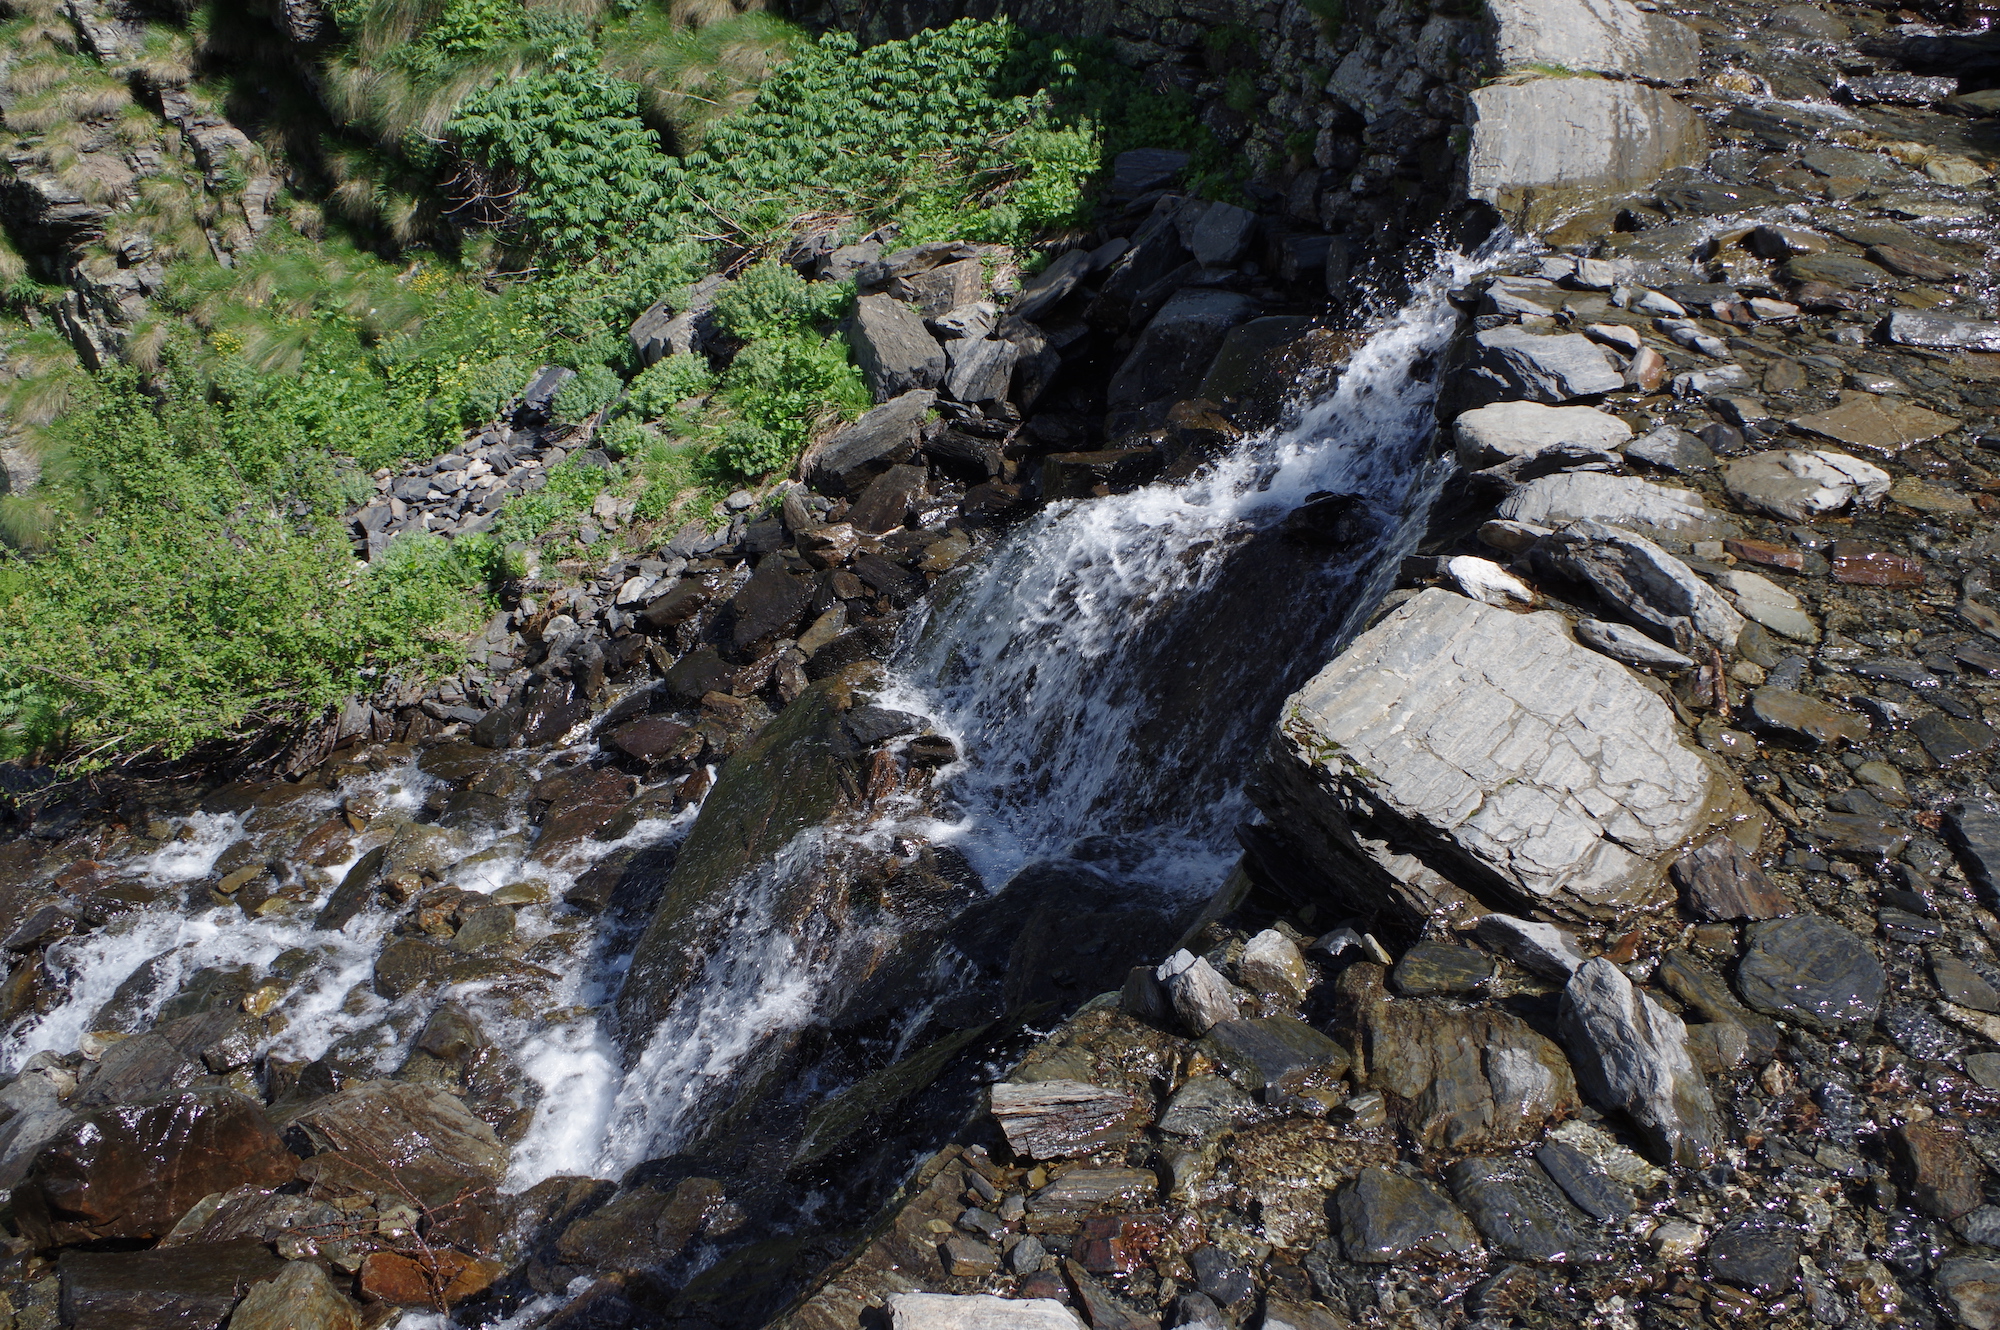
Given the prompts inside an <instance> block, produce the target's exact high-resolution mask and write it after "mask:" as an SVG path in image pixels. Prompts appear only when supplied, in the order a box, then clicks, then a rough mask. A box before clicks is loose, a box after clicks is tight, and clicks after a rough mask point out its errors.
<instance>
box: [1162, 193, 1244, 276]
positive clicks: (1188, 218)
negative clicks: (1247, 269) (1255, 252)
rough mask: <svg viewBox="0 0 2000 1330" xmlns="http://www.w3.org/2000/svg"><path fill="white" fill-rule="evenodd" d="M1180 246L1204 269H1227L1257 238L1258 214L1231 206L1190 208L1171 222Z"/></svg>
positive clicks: (1207, 205)
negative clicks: (1178, 232) (1184, 247)
mask: <svg viewBox="0 0 2000 1330" xmlns="http://www.w3.org/2000/svg"><path fill="white" fill-rule="evenodd" d="M1174 222H1175V225H1176V226H1178V227H1179V228H1180V233H1181V244H1183V245H1185V246H1186V247H1187V251H1188V253H1190V254H1192V255H1194V261H1195V262H1196V263H1199V264H1200V265H1201V266H1202V267H1204V268H1227V267H1230V266H1231V265H1233V264H1234V263H1235V262H1236V261H1237V260H1238V259H1240V258H1242V257H1243V252H1244V251H1245V250H1247V249H1249V248H1250V241H1251V240H1252V238H1254V237H1255V236H1256V234H1257V214H1256V213H1254V212H1251V211H1250V210H1249V209H1247V208H1239V207H1237V206H1236V205H1234V204H1232V203H1210V204H1206V205H1202V204H1189V205H1187V206H1184V207H1183V208H1182V209H1181V211H1180V213H1179V215H1178V216H1176V217H1175V219H1174Z"/></svg>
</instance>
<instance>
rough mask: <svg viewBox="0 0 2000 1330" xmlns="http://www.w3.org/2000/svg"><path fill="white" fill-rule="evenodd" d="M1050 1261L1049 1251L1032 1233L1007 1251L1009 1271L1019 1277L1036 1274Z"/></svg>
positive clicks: (1024, 1236)
mask: <svg viewBox="0 0 2000 1330" xmlns="http://www.w3.org/2000/svg"><path fill="white" fill-rule="evenodd" d="M1048 1259H1049V1253H1048V1249H1047V1248H1045V1247H1043V1246H1042V1240H1041V1239H1040V1238H1038V1237H1036V1236H1035V1235H1034V1234H1032V1233H1026V1234H1023V1235H1022V1237H1021V1240H1020V1241H1019V1242H1017V1243H1015V1244H1014V1245H1013V1246H1012V1247H1010V1248H1008V1249H1007V1269H1008V1270H1010V1271H1012V1272H1013V1273H1014V1274H1017V1275H1031V1274H1034V1273H1035V1272H1036V1271H1037V1270H1040V1269H1041V1268H1042V1265H1043V1263H1044V1262H1046V1261H1047V1260H1048Z"/></svg>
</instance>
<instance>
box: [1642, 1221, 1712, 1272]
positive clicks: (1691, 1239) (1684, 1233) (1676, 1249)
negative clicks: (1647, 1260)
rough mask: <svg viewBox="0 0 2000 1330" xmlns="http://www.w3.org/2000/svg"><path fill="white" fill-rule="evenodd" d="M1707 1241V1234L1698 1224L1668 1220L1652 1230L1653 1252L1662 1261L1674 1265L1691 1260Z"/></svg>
mask: <svg viewBox="0 0 2000 1330" xmlns="http://www.w3.org/2000/svg"><path fill="white" fill-rule="evenodd" d="M1707 1240H1708V1234H1707V1233H1705V1232H1704V1231H1703V1230H1702V1228H1701V1226H1700V1225H1699V1224H1690V1223H1688V1222H1687V1221H1686V1220H1682V1219H1669V1220H1667V1221H1666V1222H1665V1223H1663V1224H1661V1225H1660V1226H1659V1227H1658V1228H1656V1229H1654V1230H1653V1252H1654V1254H1655V1255H1657V1256H1658V1257H1659V1258H1660V1259H1661V1260H1662V1261H1665V1262H1667V1263H1669V1264H1675V1263H1678V1262H1682V1261H1687V1260H1691V1259H1693V1257H1694V1254H1695V1253H1696V1252H1698V1251H1700V1250H1701V1245H1702V1243H1703V1242H1705V1241H1707Z"/></svg>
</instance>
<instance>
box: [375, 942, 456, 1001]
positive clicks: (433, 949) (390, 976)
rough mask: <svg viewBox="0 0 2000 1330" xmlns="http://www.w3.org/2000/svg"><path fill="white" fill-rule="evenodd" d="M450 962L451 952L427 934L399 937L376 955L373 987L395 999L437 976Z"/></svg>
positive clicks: (388, 997)
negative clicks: (426, 935)
mask: <svg viewBox="0 0 2000 1330" xmlns="http://www.w3.org/2000/svg"><path fill="white" fill-rule="evenodd" d="M450 964H451V953H450V951H449V950H447V949H446V948H445V947H443V946H442V945H440V944H438V943H436V942H433V941H431V940H430V939H428V938H420V937H399V938H397V939H395V940H394V941H393V942H391V943H389V945H388V946H386V947H384V948H382V951H381V953H380V954H379V955H377V956H376V957H375V979H374V987H375V991H376V992H377V993H379V994H381V995H382V996H383V997H385V998H387V999H389V1001H391V1002H394V1001H396V1000H397V999H398V998H401V997H403V996H405V995H407V994H410V993H414V992H416V991H417V990H418V989H420V988H423V987H425V986H427V985H429V984H431V983H434V982H436V981H437V979H438V978H439V977H440V976H441V975H442V974H443V973H444V971H445V969H446V968H447V967H448V966H449V965H450Z"/></svg>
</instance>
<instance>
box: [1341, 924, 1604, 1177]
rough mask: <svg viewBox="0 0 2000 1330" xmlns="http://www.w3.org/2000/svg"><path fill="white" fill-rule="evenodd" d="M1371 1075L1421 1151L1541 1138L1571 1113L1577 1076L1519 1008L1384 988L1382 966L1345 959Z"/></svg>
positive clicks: (1345, 978)
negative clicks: (1478, 1005)
mask: <svg viewBox="0 0 2000 1330" xmlns="http://www.w3.org/2000/svg"><path fill="white" fill-rule="evenodd" d="M1340 982H1341V985H1342V988H1343V990H1344V991H1345V993H1346V994H1347V995H1348V997H1349V1000H1350V1001H1352V1002H1353V1004H1354V1010H1355V1018H1356V1024H1357V1025H1358V1026H1359V1028H1360V1031H1361V1038H1362V1040H1363V1043H1364V1045H1365V1049H1364V1054H1365V1055H1364V1061H1365V1063H1366V1065H1367V1066H1368V1068H1369V1072H1370V1083H1371V1084H1372V1085H1375V1086H1379V1087H1380V1088H1381V1089H1383V1090H1386V1091H1387V1092H1388V1093H1389V1094H1390V1095H1391V1096H1393V1099H1392V1103H1393V1104H1394V1106H1395V1110H1396V1113H1397V1116H1398V1117H1399V1119H1400V1120H1401V1122H1402V1125H1403V1127H1404V1129H1405V1130H1406V1131H1408V1132H1409V1133H1410V1135H1411V1136H1412V1137H1414V1138H1415V1139H1416V1140H1417V1141H1419V1142H1420V1143H1421V1144H1422V1145H1423V1148H1425V1149H1427V1150H1435V1149H1447V1148H1454V1147H1456V1148H1470V1149H1477V1148H1479V1147H1480V1146H1483V1145H1489V1144H1492V1145H1498V1144H1508V1143H1517V1142H1518V1143H1526V1142H1528V1141H1532V1140H1535V1139H1538V1138H1539V1136H1540V1134H1541V1130H1542V1127H1543V1125H1544V1124H1546V1123H1547V1122H1549V1121H1551V1120H1553V1119H1556V1118H1560V1117H1566V1116H1569V1115H1571V1114H1573V1113H1574V1112H1575V1111H1576V1109H1577V1107H1578V1101H1577V1097H1576V1080H1575V1077H1574V1076H1573V1075H1572V1073H1571V1071H1570V1067H1569V1062H1568V1061H1567V1060H1566V1059H1565V1058H1564V1057H1563V1054H1562V1050H1561V1049H1559V1048H1557V1047H1556V1046H1555V1044H1553V1043H1552V1042H1550V1041H1549V1040H1548V1039H1546V1038H1544V1037H1543V1036H1541V1035H1540V1034H1537V1033H1536V1032H1535V1031H1534V1030H1533V1029H1531V1028H1530V1027H1529V1026H1528V1025H1527V1023H1526V1022H1524V1021H1522V1020H1521V1019H1520V1018H1519V1017H1517V1016H1513V1015H1510V1014H1508V1013H1506V1012H1503V1011H1496V1010H1492V1009H1487V1008H1482V1009H1475V1010H1457V1009H1454V1008H1451V1007H1447V1006H1445V1005H1443V1004H1441V1003H1437V1002H1434V1001H1431V1000H1427V999H1406V998H1390V997H1386V996H1382V993H1381V984H1382V972H1381V970H1380V968H1379V967H1376V966H1373V965H1368V964H1366V963H1362V964H1358V965H1353V966H1350V967H1348V969H1347V970H1345V971H1344V972H1343V973H1342V975H1341V980H1340Z"/></svg>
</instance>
